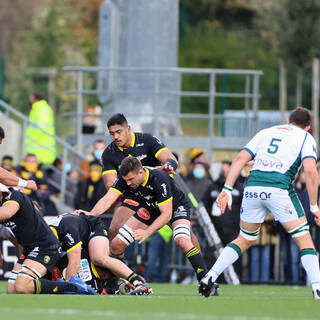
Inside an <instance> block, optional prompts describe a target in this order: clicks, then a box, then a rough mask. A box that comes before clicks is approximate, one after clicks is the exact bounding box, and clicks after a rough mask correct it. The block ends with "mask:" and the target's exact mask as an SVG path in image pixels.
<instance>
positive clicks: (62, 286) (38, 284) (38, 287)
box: [33, 279, 77, 294]
mask: <svg viewBox="0 0 320 320" xmlns="http://www.w3.org/2000/svg"><path fill="white" fill-rule="evenodd" d="M33 283H34V287H35V293H37V294H39V293H51V294H63V293H65V292H66V291H67V292H77V287H76V286H75V285H74V284H72V283H69V282H66V281H65V282H57V281H51V280H47V279H37V280H34V281H33Z"/></svg>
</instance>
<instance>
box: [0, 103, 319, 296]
mask: <svg viewBox="0 0 320 320" xmlns="http://www.w3.org/2000/svg"><path fill="white" fill-rule="evenodd" d="M310 126H311V114H310V112H309V111H308V110H307V109H305V108H302V107H298V108H296V109H294V110H293V111H292V112H291V113H290V116H289V119H288V122H287V123H286V124H281V125H280V124H279V125H276V126H272V127H270V128H266V129H263V130H261V131H259V132H258V133H257V134H255V135H254V137H252V139H251V140H250V141H249V142H248V143H247V144H246V145H245V146H242V147H243V149H242V150H241V151H240V152H239V153H238V154H237V155H236V157H235V158H234V159H233V161H229V160H225V161H223V162H222V164H221V171H220V173H219V175H218V178H217V179H214V178H213V177H212V175H211V173H212V172H211V171H210V162H209V161H208V159H207V158H206V155H205V153H204V152H203V150H201V149H199V148H193V149H191V150H189V158H190V163H191V167H192V171H191V173H190V172H189V175H188V174H185V175H184V174H183V165H182V163H181V162H180V161H178V159H177V156H176V155H175V154H174V153H173V152H172V151H171V150H170V149H169V148H168V147H167V146H165V144H164V143H163V142H162V141H161V140H160V139H159V138H157V137H155V136H152V135H150V134H148V133H142V132H133V131H132V130H131V126H130V124H129V123H128V122H127V119H126V117H125V116H124V115H123V114H121V113H118V114H115V115H113V116H111V117H110V118H109V119H108V121H107V125H106V127H107V131H108V134H109V136H110V138H111V140H112V141H111V143H109V144H108V145H107V144H106V143H105V142H104V141H103V140H101V141H97V142H95V150H94V151H93V152H92V156H93V159H91V160H90V162H89V161H88V165H87V170H88V171H87V173H88V177H86V178H85V179H83V181H80V182H79V184H78V187H79V190H76V191H75V194H72V192H69V194H68V196H69V197H70V196H71V197H73V203H74V204H75V205H74V207H75V210H70V212H63V211H61V212H58V210H57V212H56V213H55V215H54V216H51V217H50V218H48V217H45V218H46V219H44V217H43V213H44V206H46V205H48V201H47V200H48V197H45V196H44V195H43V193H45V192H46V190H47V189H48V188H49V186H48V185H46V182H45V181H44V180H43V177H44V176H45V174H46V173H45V172H43V173H42V178H41V179H38V180H37V179H33V178H30V179H29V178H27V179H24V178H23V177H22V176H21V175H19V174H17V172H26V171H28V170H30V172H33V173H34V176H32V175H29V176H28V177H31V176H32V177H36V176H37V174H36V173H37V172H38V171H41V170H42V169H41V167H39V166H35V167H34V168H35V169H30V168H33V167H32V164H30V163H29V166H28V162H29V161H30V162H32V158H33V157H34V154H28V155H27V156H26V158H25V161H24V163H22V164H21V165H20V167H17V168H15V171H14V170H12V172H10V170H9V169H7V168H6V169H4V168H0V204H1V206H0V220H1V227H0V234H1V237H2V238H5V239H8V240H10V241H11V242H12V243H13V244H14V246H15V247H16V248H17V250H18V251H19V258H18V260H17V262H16V263H15V265H14V267H13V269H12V271H11V272H10V276H9V279H8V282H7V293H8V294H16V293H25V294H68V295H70V294H71V295H76V294H80V295H98V294H101V295H107V294H130V295H136V296H144V295H149V294H152V293H153V291H154V290H153V289H152V282H153V280H154V279H155V278H156V277H157V276H160V273H162V271H155V272H153V271H154V270H153V269H152V268H155V264H152V261H150V260H149V262H148V263H149V264H148V263H147V270H143V268H140V269H139V268H136V266H135V265H133V264H130V263H129V262H128V259H127V258H126V253H127V252H128V250H129V249H130V248H133V247H134V248H135V249H134V250H139V248H141V247H142V246H148V248H152V239H153V238H154V237H155V236H161V237H162V238H163V239H164V238H165V237H167V238H166V242H165V245H166V246H167V248H168V247H169V245H168V243H170V242H171V243H174V250H175V251H176V254H177V255H178V254H179V255H180V256H182V257H183V259H185V261H187V264H186V265H187V266H188V271H187V273H186V275H185V279H187V278H188V277H189V278H191V279H193V280H194V282H193V283H194V284H195V282H196V284H197V287H194V294H195V295H200V296H202V297H205V298H210V299H219V298H217V296H219V295H223V289H220V288H219V283H220V282H223V281H225V282H227V283H233V284H238V283H239V278H240V281H241V272H239V265H240V264H241V257H242V255H243V254H244V253H245V252H246V251H248V252H249V254H250V257H251V258H250V259H252V260H250V263H251V262H252V266H251V265H250V268H251V267H252V270H251V269H250V276H252V279H255V278H254V275H256V272H257V269H256V268H254V267H255V266H254V263H253V261H255V260H254V258H253V257H254V253H253V252H254V249H251V248H252V247H253V248H254V247H255V246H256V243H257V241H258V239H260V238H259V237H261V234H262V233H264V232H265V230H267V231H266V232H269V233H270V234H271V231H270V230H271V227H270V226H274V225H275V222H274V221H276V222H277V223H278V225H279V228H282V230H283V234H285V235H286V236H287V237H289V240H290V241H293V242H294V243H295V245H296V247H297V251H298V254H299V257H300V261H301V265H302V268H303V269H304V271H305V274H306V277H307V279H308V281H309V283H310V286H311V291H312V295H313V298H314V299H320V269H319V259H318V256H317V251H316V247H315V244H314V242H313V240H312V237H311V235H310V231H309V230H310V227H309V223H308V221H309V222H310V214H311V215H312V216H311V219H312V222H313V223H314V225H316V226H317V227H319V226H320V210H319V207H318V197H319V196H318V189H319V185H318V179H319V178H318V169H317V159H318V155H317V150H318V148H317V146H316V142H315V139H314V138H313V136H312V135H311V134H310V133H309V129H310ZM3 139H10V137H7V136H6V134H5V131H4V130H3V129H2V128H1V127H0V143H1V142H2V140H3ZM30 159H31V160H30ZM7 160H8V161H7V162H4V165H7V164H8V163H9V162H10V161H9V160H10V159H9V158H8V159H7ZM26 163H27V165H26ZM28 168H29V169H28ZM19 170H20V171H19ZM302 177H303V180H302ZM90 179H91V180H90ZM199 181H201V182H200V183H199ZM298 183H300V184H303V183H304V187H305V194H304V196H305V197H304V198H303V199H308V200H307V207H306V206H305V202H303V201H302V200H301V198H300V193H299V190H298V189H297V184H298ZM89 194H90V195H91V198H90V199H89V196H88V195H89ZM36 195H37V197H36ZM93 195H94V197H95V198H94V201H93V200H92V198H93ZM306 197H307V198H306ZM91 200H92V201H91ZM76 204H78V207H77V206H76ZM306 208H307V209H306ZM306 210H309V211H310V214H309V215H308V214H307V213H306ZM106 214H107V215H110V214H111V217H112V218H111V219H109V220H107V219H106V218H105V216H106ZM267 221H269V222H267ZM266 225H267V227H265V226H266ZM265 228H266V229H265ZM199 229H200V232H194V230H198V231H199ZM272 232H274V231H272ZM166 234H167V235H169V236H166ZM170 239H171V240H170ZM204 242H205V243H207V244H208V243H210V244H211V245H210V246H208V245H207V246H206V249H205V250H204V248H201V245H200V244H203V243H204ZM137 248H138V249H137ZM208 248H209V249H208ZM208 251H209V252H208ZM152 254H153V252H150V257H151V256H152V257H153V258H154V259H157V257H156V256H153V255H152ZM269 257H270V255H269ZM161 263H162V262H161V261H160V264H159V270H160V269H161V268H160V267H161V266H162V265H161ZM257 263H259V264H261V260H260V261H258V262H257ZM165 264H166V265H165V267H166V268H167V269H168V261H166V262H165ZM151 266H153V267H151ZM148 267H149V269H148ZM262 268H263V267H262V266H261V270H262ZM268 268H269V270H270V265H269V264H268ZM173 271H176V270H173ZM261 272H262V271H261ZM268 272H269V271H268ZM262 273H263V272H262ZM293 273H294V272H293V271H292V274H293ZM263 274H264V276H266V273H263ZM164 278H165V280H169V273H168V271H167V273H166V274H165V276H164ZM263 279H266V280H265V282H266V283H267V282H268V281H269V278H263ZM253 281H257V282H258V281H259V280H258V278H257V279H255V280H253Z"/></svg>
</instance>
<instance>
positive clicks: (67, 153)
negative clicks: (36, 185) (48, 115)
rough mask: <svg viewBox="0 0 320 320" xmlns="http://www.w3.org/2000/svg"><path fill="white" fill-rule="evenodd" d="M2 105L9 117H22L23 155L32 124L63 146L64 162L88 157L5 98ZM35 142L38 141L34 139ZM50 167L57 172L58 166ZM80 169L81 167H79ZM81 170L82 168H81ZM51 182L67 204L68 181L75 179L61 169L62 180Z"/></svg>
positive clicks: (0, 103) (63, 202) (0, 104)
mask: <svg viewBox="0 0 320 320" xmlns="http://www.w3.org/2000/svg"><path fill="white" fill-rule="evenodd" d="M0 106H1V107H2V108H4V114H5V115H6V116H7V117H9V116H10V115H11V114H12V115H14V116H16V117H17V118H18V119H20V120H21V121H22V127H23V130H22V137H21V148H22V156H24V155H25V150H26V131H27V127H28V126H31V127H34V128H37V129H39V130H41V131H42V132H43V133H45V134H47V135H48V136H50V137H52V138H54V139H55V141H56V143H57V145H58V146H59V145H60V147H61V148H62V159H61V160H62V163H63V164H65V163H67V161H68V159H69V158H70V157H72V158H77V159H79V160H86V157H85V156H84V155H83V154H82V153H81V152H79V151H77V150H76V149H74V148H73V147H72V146H71V145H70V144H68V143H67V142H65V141H63V140H62V139H61V138H59V137H58V136H55V135H53V134H50V133H48V132H47V131H45V130H44V129H42V128H41V127H40V126H39V125H37V124H36V123H33V122H31V121H30V120H29V118H28V117H27V116H25V115H24V114H23V113H21V112H19V111H17V110H16V109H14V108H13V107H12V106H10V105H9V104H7V103H6V102H4V101H3V100H0ZM32 141H33V142H37V141H34V140H32ZM41 147H43V148H45V149H49V148H48V147H46V146H42V145H41ZM48 167H49V168H51V169H52V170H53V171H55V172H57V170H58V169H57V168H56V167H54V166H53V165H50V164H48ZM78 169H79V170H80V168H78ZM80 171H81V170H80ZM48 182H49V184H51V185H52V186H53V187H55V188H57V189H58V190H60V193H61V198H60V201H61V203H62V204H65V195H66V186H67V182H70V183H73V180H72V179H71V178H69V176H68V175H67V172H66V171H65V170H61V182H60V183H56V182H55V181H53V180H50V179H49V180H48Z"/></svg>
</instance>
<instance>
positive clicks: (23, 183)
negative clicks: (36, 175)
mask: <svg viewBox="0 0 320 320" xmlns="http://www.w3.org/2000/svg"><path fill="white" fill-rule="evenodd" d="M0 182H1V183H3V184H4V185H6V186H8V187H23V188H26V189H30V190H37V184H36V183H35V182H34V181H33V180H23V179H21V178H19V177H17V176H15V175H14V174H12V173H10V172H9V171H7V170H5V169H3V168H1V167H0Z"/></svg>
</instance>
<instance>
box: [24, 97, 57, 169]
mask: <svg viewBox="0 0 320 320" xmlns="http://www.w3.org/2000/svg"><path fill="white" fill-rule="evenodd" d="M29 120H30V121H31V122H33V123H35V124H37V125H38V126H40V127H41V128H42V129H43V130H45V131H47V132H48V133H50V134H53V135H54V134H55V128H54V115H53V111H52V109H51V107H50V106H49V105H48V103H47V101H46V100H40V101H37V102H35V103H33V104H32V108H31V111H30V115H29ZM26 153H33V154H35V155H36V156H37V158H38V161H39V162H40V163H52V162H53V161H54V160H55V159H56V141H55V139H54V138H52V137H50V136H49V135H47V134H45V133H44V132H42V131H41V130H40V129H38V128H35V127H33V126H31V125H29V126H28V128H27V134H26Z"/></svg>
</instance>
